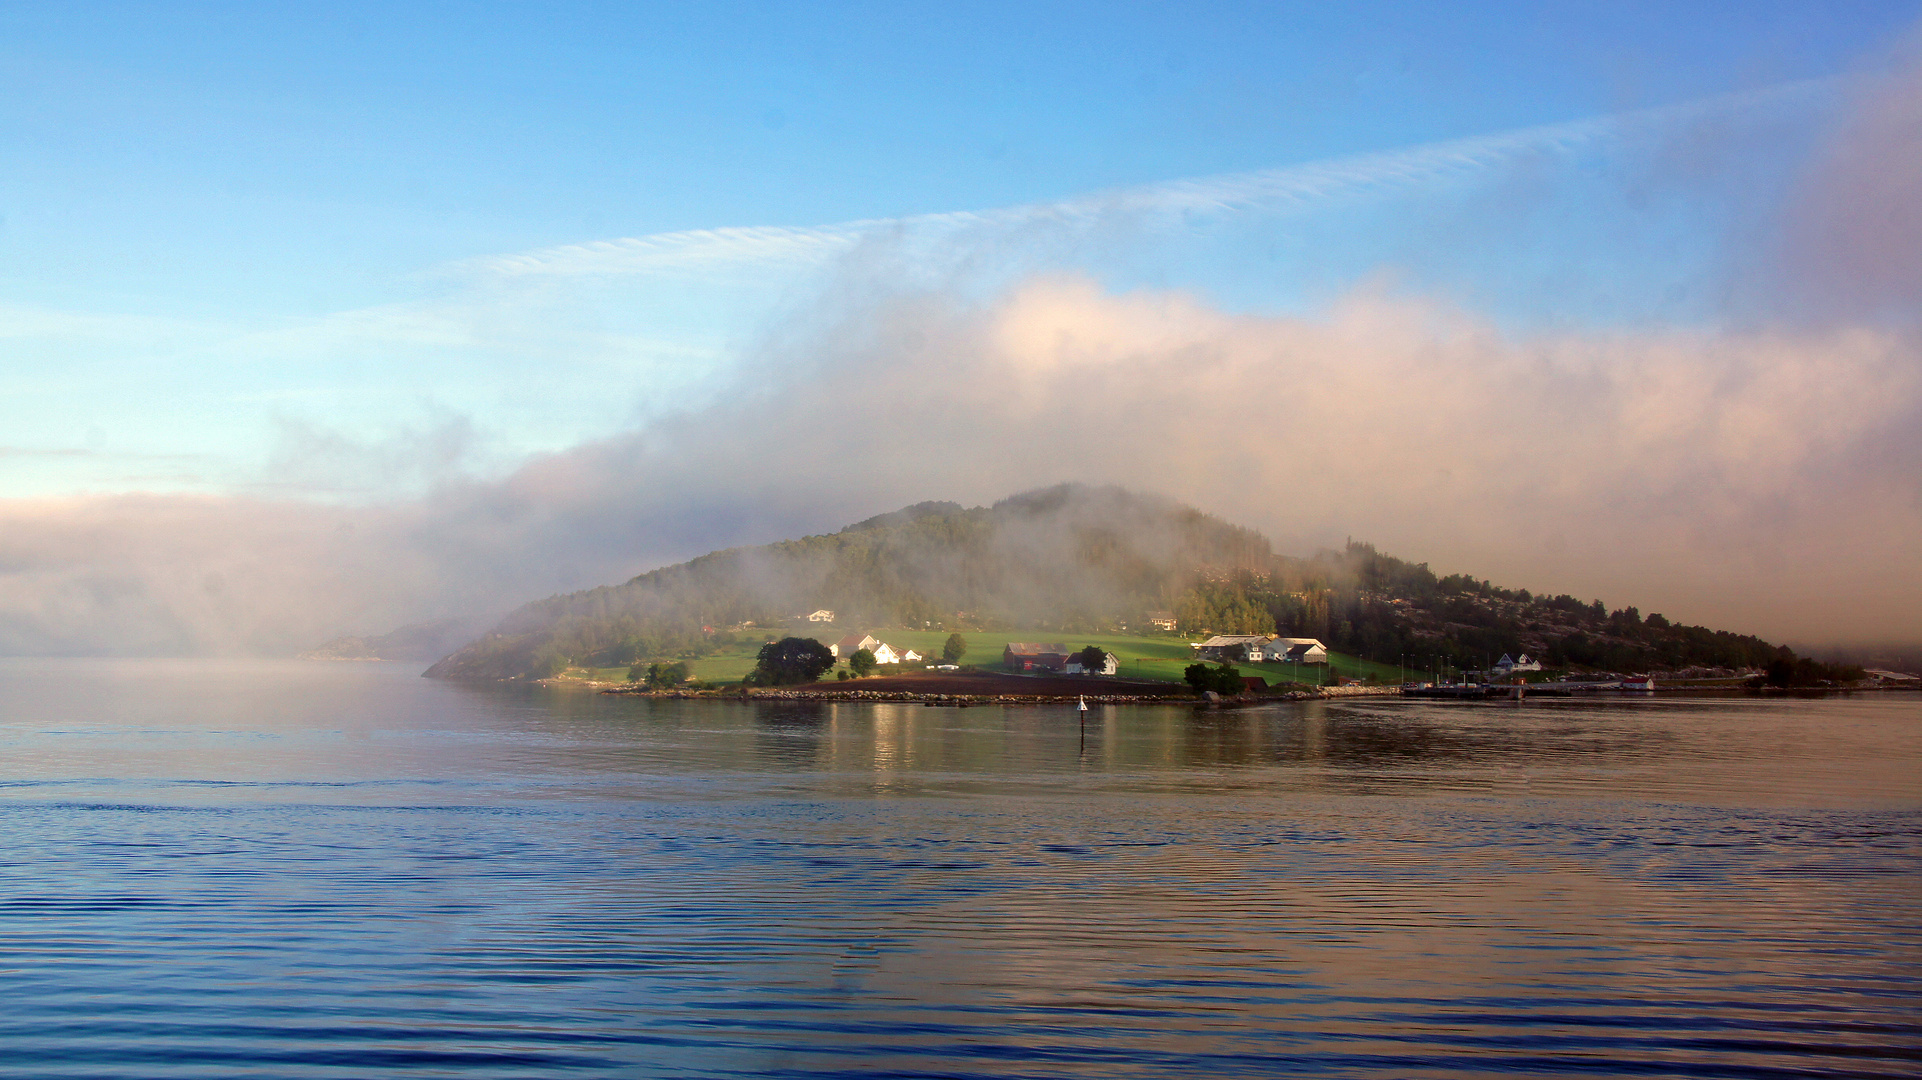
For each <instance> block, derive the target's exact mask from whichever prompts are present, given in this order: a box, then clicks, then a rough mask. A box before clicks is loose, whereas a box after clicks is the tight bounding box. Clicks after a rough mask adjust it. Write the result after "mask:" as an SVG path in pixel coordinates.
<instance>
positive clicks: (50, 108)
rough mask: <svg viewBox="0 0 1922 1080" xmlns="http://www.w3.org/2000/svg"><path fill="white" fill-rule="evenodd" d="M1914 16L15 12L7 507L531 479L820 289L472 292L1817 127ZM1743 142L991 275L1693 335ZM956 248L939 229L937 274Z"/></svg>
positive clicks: (982, 284) (298, 9)
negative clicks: (1401, 157) (1103, 202)
mask: <svg viewBox="0 0 1922 1080" xmlns="http://www.w3.org/2000/svg"><path fill="white" fill-rule="evenodd" d="M1918 10H1922V9H1919V8H1918V6H1917V5H1916V4H1909V3H1874V4H1834V3H1821V4H1814V3H1802V4H1773V3H1742V4H1713V5H1690V4H1673V3H1664V4H1608V5H1600V4H1593V5H1587V4H1585V5H1548V6H1542V5H1519V4H1518V5H1501V4H1484V5H1475V6H1473V7H1472V8H1469V9H1467V10H1451V9H1448V8H1446V7H1445V6H1441V5H1427V4H1384V5H1324V4H1300V5H1197V4H1183V5H1156V6H1147V5H1115V4H1101V5H1061V4H1055V5H1045V4H1044V5H1035V4H1021V5H1001V6H967V7H963V6H952V7H943V8H940V9H939V10H934V9H913V8H909V7H907V6H903V5H871V6H861V5H834V6H822V5H801V4H786V5H722V4H707V5H679V6H660V7H655V8H646V7H639V6H633V5H603V6H569V5H558V4H556V5H545V4H544V5H538V6H536V5H468V4H432V5H428V4H415V5H387V4H382V5H348V4H329V5H275V6H273V7H271V8H265V7H262V6H259V5H187V4H181V5H147V4H101V5H91V6H85V7H82V6H77V5H38V6H37V5H12V6H9V7H8V8H6V9H5V10H4V12H0V49H3V50H4V52H3V53H0V159H4V161H5V163H6V166H5V169H4V171H3V172H0V318H3V319H4V320H5V324H10V325H9V326H8V327H7V329H6V331H5V336H4V337H0V363H3V364H4V365H5V368H6V371H7V373H8V374H7V378H6V383H5V385H4V387H0V431H4V432H6V434H5V435H4V437H0V455H4V456H0V496H36V495H50V494H71V493H77V492H106V491H122V490H200V491H272V490H277V491H283V492H286V493H290V494H304V495H307V496H311V497H323V498H326V497H343V496H345V497H376V498H379V497H388V496H392V495H396V494H402V493H406V492H409V491H415V490H418V489H419V488H420V487H421V486H422V485H425V484H430V483H431V482H433V480H434V478H435V477H436V476H437V475H440V473H437V472H436V470H437V469H441V468H443V467H453V466H455V465H458V467H459V468H460V469H464V470H468V471H470V472H478V473H482V474H486V473H490V472H491V473H499V472H502V471H504V470H507V469H509V468H511V467H512V466H513V465H514V464H515V463H516V462H517V461H519V460H520V459H521V458H522V457H523V456H524V455H525V454H527V453H529V452H533V451H549V450H556V449H561V448H564V447H566V446H569V445H573V444H575V443H577V442H580V441H582V440H585V439H591V438H596V437H602V436H605V435H608V434H609V433H612V432H615V431H621V430H628V429H632V428H634V427H637V426H645V425H646V424H647V423H648V420H649V417H651V416H654V415H657V414H658V413H659V412H660V411H661V410H663V409H671V408H675V407H678V406H680V405H683V404H685V403H688V402H693V401H700V400H705V399H706V396H711V395H713V394H717V393H724V392H726V387H727V386H728V377H727V373H728V372H729V371H731V370H732V365H733V363H734V361H735V359H736V358H737V357H738V355H739V354H740V353H741V352H743V351H744V350H748V349H751V348H753V347H755V345H756V343H757V342H763V341H765V339H766V338H767V336H768V335H769V334H770V333H778V332H779V327H780V326H781V325H782V320H783V319H785V318H787V317H788V315H789V314H790V313H791V310H792V309H793V307H794V306H795V305H796V304H797V303H805V302H806V298H808V297H810V296H811V295H812V290H814V289H816V288H818V287H819V283H820V281H821V274H822V273H823V270H822V263H821V262H820V260H818V259H814V260H807V259H804V260H801V261H800V262H798V263H797V262H795V261H794V260H791V259H786V258H782V257H773V258H769V257H766V256H765V253H762V254H756V255H753V256H752V257H742V258H737V259H733V260H731V261H724V262H723V264H721V265H702V266H698V267H693V268H688V267H679V268H676V269H673V270H671V271H660V272H651V273H648V274H644V275H640V276H638V277H637V276H636V275H634V274H633V273H632V272H631V271H622V272H620V273H616V274H612V275H608V274H598V273H582V274H571V275H549V276H547V277H545V278H542V279H541V281H540V283H539V284H538V285H531V286H526V287H521V286H515V287H513V288H511V289H510V288H509V287H508V286H504V285H501V284H500V283H499V282H498V281H496V280H495V279H493V278H491V277H488V276H487V275H486V274H484V273H483V274H481V275H480V276H481V277H482V278H485V279H486V280H477V278H476V276H475V271H474V269H473V268H474V267H475V266H476V265H486V264H487V260H489V259H496V258H498V257H503V256H516V255H520V254H524V253H529V252H542V251H549V250H551V249H555V248H560V247H566V246H568V245H583V244H593V243H595V242H600V241H609V240H618V239H621V238H632V237H647V236H652V235H656V234H664V233H679V232H685V231H699V230H713V229H721V228H729V227H756V226H790V227H815V226H824V225H832V224H835V223H842V222H851V221H866V220H874V219H898V218H915V217H916V216H919V215H938V214H943V213H948V212H955V211H990V210H994V209H996V208H1007V207H1021V206H1035V205H1055V204H1059V203H1061V202H1062V201H1064V200H1066V201H1072V200H1076V199H1086V198H1087V197H1088V196H1089V195H1090V194H1091V193H1101V192H1112V191H1117V190H1124V191H1125V190H1131V189H1137V188H1140V187H1142V186H1144V185H1154V184H1158V183H1164V182H1168V181H1179V180H1182V179H1184V178H1195V177H1214V176H1220V175H1223V174H1239V173H1247V172H1251V171H1261V170H1275V169H1286V168H1288V167H1291V166H1303V165H1310V166H1312V165H1313V164H1314V163H1319V162H1326V161H1329V160H1337V161H1339V160H1344V159H1352V158H1354V157H1355V156H1357V155H1370V154H1383V153H1394V152H1397V151H1402V150H1406V149H1408V148H1421V147H1426V146H1432V145H1433V144H1437V143H1448V142H1449V141H1451V140H1463V139H1474V138H1477V137H1482V136H1489V135H1499V134H1501V133H1507V132H1515V131H1518V130H1527V129H1532V128H1539V127H1542V126H1552V125H1566V124H1570V123H1580V122H1583V121H1589V120H1593V119H1595V118H1606V117H1616V116H1622V115H1624V114H1628V115H1634V114H1637V113H1638V111H1642V110H1649V109H1660V108H1662V107H1666V106H1677V105H1686V104H1687V103H1691V102H1701V101H1704V100H1708V99H1717V98H1726V97H1728V96H1729V95H1735V96H1737V97H1739V96H1741V95H1745V94H1747V95H1755V94H1760V95H1764V96H1765V97H1766V96H1767V95H1770V94H1776V95H1777V98H1770V99H1769V100H1770V101H1772V102H1773V104H1771V105H1769V106H1768V108H1769V109H1771V110H1774V112H1772V113H1771V114H1770V115H1771V116H1773V117H1775V119H1776V120H1778V121H1780V122H1781V124H1782V125H1783V126H1782V127H1781V128H1780V129H1779V130H1780V132H1781V140H1782V141H1783V142H1787V143H1792V142H1794V141H1796V140H1797V139H1805V138H1807V137H1809V136H1808V131H1809V130H1810V129H1809V128H1807V127H1806V126H1801V127H1798V126H1796V119H1797V118H1798V117H1802V116H1804V115H1805V114H1807V113H1809V112H1811V111H1820V110H1821V109H1822V108H1824V107H1825V104H1824V103H1825V101H1826V100H1827V97H1826V96H1825V95H1827V94H1828V91H1827V90H1826V89H1825V87H1829V86H1831V85H1832V82H1824V80H1831V81H1832V80H1834V79H1835V78H1836V77H1838V76H1844V75H1847V74H1848V73H1850V72H1851V71H1852V70H1854V69H1855V68H1856V67H1857V66H1858V65H1860V64H1861V63H1862V62H1863V59H1864V57H1869V56H1873V55H1874V53H1875V51H1876V50H1877V49H1879V48H1882V47H1884V46H1886V44H1887V43H1888V42H1889V41H1891V40H1893V39H1894V38H1895V37H1896V36H1897V35H1898V34H1899V33H1900V32H1901V31H1902V30H1903V28H1904V27H1906V26H1907V25H1908V24H1909V23H1911V22H1912V21H1914V19H1915V17H1916V16H1917V13H1918ZM1811 80H1813V81H1814V82H1813V83H1811V82H1810V81H1811ZM1798 85H1799V86H1802V87H1803V89H1802V90H1800V91H1794V90H1793V88H1794V87H1796V86H1798ZM1784 87H1789V88H1791V90H1790V91H1787V92H1785V91H1783V89H1782V88H1784ZM1778 98H1779V100H1778ZM1770 130H1775V129H1770ZM1551 141H1552V140H1551ZM1751 149H1752V148H1751V147H1744V148H1741V149H1740V150H1738V151H1737V153H1739V154H1740V155H1742V161H1741V169H1740V173H1741V179H1742V182H1741V183H1740V184H1731V183H1728V182H1726V179H1727V178H1726V177H1723V180H1722V181H1718V182H1715V183H1710V184H1706V185H1698V186H1696V187H1693V188H1689V189H1687V190H1682V189H1679V188H1673V187H1664V186H1663V185H1662V184H1661V183H1646V184H1643V183H1640V182H1639V181H1637V180H1636V179H1635V178H1634V176H1633V174H1634V173H1635V171H1636V170H1637V169H1662V168H1669V167H1670V164H1672V163H1661V162H1659V161H1658V160H1657V159H1658V158H1659V149H1656V150H1651V149H1649V147H1648V146H1642V147H1640V148H1637V149H1633V150H1631V151H1624V150H1623V149H1622V148H1621V147H1620V145H1619V144H1618V142H1607V141H1602V142H1582V143H1580V145H1577V146H1575V147H1573V148H1568V147H1562V148H1560V149H1557V150H1555V151H1554V153H1553V162H1552V163H1551V164H1550V165H1549V166H1548V167H1547V170H1546V171H1547V172H1548V173H1550V174H1552V175H1548V176H1546V177H1545V178H1543V177H1539V176H1538V177H1537V179H1539V180H1540V183H1539V184H1538V185H1536V186H1535V187H1533V188H1531V187H1530V179H1529V173H1528V171H1527V170H1526V169H1521V170H1519V171H1518V170H1507V171H1504V172H1503V173H1502V174H1501V177H1500V179H1499V181H1498V182H1490V181H1488V180H1487V178H1486V177H1484V176H1480V175H1477V174H1476V172H1475V171H1474V170H1469V171H1468V172H1467V173H1446V172H1445V173H1444V174H1443V175H1439V176H1432V177H1424V178H1421V179H1419V180H1417V181H1413V182H1409V183H1404V184H1392V183H1391V184H1388V185H1387V186H1386V190H1385V191H1383V190H1368V191H1360V192H1357V191H1354V190H1337V191H1335V192H1334V193H1333V195H1332V196H1330V197H1326V198H1317V199H1311V200H1305V201H1296V202H1289V203H1287V204H1286V205H1276V204H1274V203H1267V204H1262V205H1259V206H1255V207H1252V208H1251V207H1247V206H1241V207H1235V208H1231V209H1229V210H1226V211H1218V212H1208V213H1201V214H1195V213H1187V214H1184V215H1179V220H1177V221H1174V222H1173V223H1172V224H1171V223H1170V222H1168V221H1161V222H1158V223H1148V224H1146V225H1144V224H1142V223H1141V222H1139V221H1130V222H1128V223H1127V224H1126V225H1125V226H1123V227H1118V228H1109V229H1105V230H1101V229H1097V230H1093V232H1094V233H1095V235H1092V236H1091V235H1090V230H1085V229H1084V230H1082V231H1081V232H1079V233H1077V234H1076V236H1075V237H1074V238H1073V239H1072V240H1071V241H1058V240H1056V241H1049V240H1046V239H1044V240H1042V241H1039V242H1035V241H1033V240H1032V239H1031V238H1028V237H1026V236H1025V235H1024V236H1023V237H1022V239H1021V240H1020V242H1019V244H1018V245H1017V246H1020V247H1021V250H1020V251H1018V252H1015V253H1013V254H1009V252H1008V251H1007V248H1008V247H1009V246H1010V245H1013V244H1015V241H1011V240H1009V239H1008V238H1007V237H1006V236H1001V237H999V238H998V239H996V240H995V241H993V243H991V244H988V245H987V246H989V247H991V248H993V249H994V250H995V251H996V252H997V256H996V257H997V258H1001V259H1003V260H1004V261H1005V267H1004V272H1003V273H1002V274H1001V275H1000V276H996V275H993V274H990V275H987V276H986V277H984V278H980V279H979V280H978V281H977V282H976V285H977V286H978V287H979V288H982V289H990V290H991V289H992V288H994V287H996V286H997V285H998V284H999V283H1001V282H1003V281H1004V280H1006V279H1007V278H1010V277H1014V276H1019V275H1020V274H1023V273H1032V272H1051V271H1063V270H1067V271H1074V272H1081V273H1087V274H1090V275H1093V276H1094V277H1096V278H1097V279H1099V280H1101V281H1103V282H1105V283H1107V284H1108V285H1110V286H1111V287H1113V288H1115V289H1117V290H1125V289H1128V288H1134V287H1141V286H1148V287H1156V288H1174V289H1188V290H1195V291H1197V292H1199V293H1201V294H1203V295H1206V296H1208V297H1210V298H1211V299H1212V300H1213V301H1214V302H1216V303H1218V304H1220V305H1222V306H1223V307H1225V308H1228V309H1231V310H1256V311H1261V310H1267V311H1299V310H1308V309H1312V308H1313V307H1314V306H1315V305H1317V304H1323V303H1327V302H1330V301H1332V300H1333V299H1335V298H1337V297H1339V296H1340V295H1342V294H1343V293H1344V292H1346V291H1348V290H1350V289H1352V288H1354V287H1356V285H1357V283H1358V282H1365V281H1369V280H1379V279H1389V280H1394V281H1397V282H1400V283H1401V284H1402V285H1404V286H1408V287H1419V288H1421V289H1423V290H1428V291H1432V292H1436V293H1439V294H1442V295H1447V296H1451V297H1455V298H1458V299H1461V300H1463V301H1464V302H1467V303H1469V304H1471V305H1473V306H1474V307H1476V308H1477V309H1479V310H1483V311H1486V312H1488V313H1489V314H1490V315H1491V316H1492V317H1495V318H1497V319H1501V320H1505V321H1508V322H1513V323H1518V324H1522V325H1530V324H1539V323H1542V322H1549V323H1554V322H1557V321H1565V320H1569V319H1574V320H1577V321H1581V322H1589V323H1598V324H1610V323H1638V322H1648V321H1651V320H1654V321H1662V320H1667V321H1673V322H1682V323H1686V322H1691V321H1699V320H1702V319H1704V318H1713V317H1716V316H1717V315H1718V314H1719V312H1718V310H1717V309H1716V307H1715V304H1714V303H1712V302H1711V300H1712V298H1711V297H1708V296H1706V295H1705V294H1704V291H1703V287H1702V283H1703V281H1705V280H1707V279H1709V278H1712V277H1713V276H1714V275H1715V274H1716V273H1717V272H1718V268H1717V267H1716V266H1715V265H1714V263H1715V261H1716V260H1717V259H1721V258H1725V257H1726V253H1727V240H1728V235H1727V234H1728V232H1729V230H1730V225H1729V221H1730V219H1731V218H1732V217H1734V216H1738V215H1739V213H1740V212H1741V210H1742V208H1743V200H1744V199H1745V198H1747V197H1750V196H1752V195H1753V191H1752V190H1751V189H1753V188H1756V187H1761V188H1767V189H1769V190H1770V191H1773V190H1775V189H1776V188H1779V187H1780V186H1781V185H1782V184H1785V183H1787V182H1789V167H1788V165H1787V164H1786V162H1787V161H1788V160H1789V159H1788V158H1787V157H1779V158H1778V157H1772V156H1770V155H1768V154H1755V153H1751V152H1750V150H1751ZM1506 163H1509V164H1512V161H1510V162H1506ZM1707 168H1708V169H1709V171H1714V170H1716V169H1721V170H1723V171H1724V172H1726V171H1728V169H1729V164H1728V162H1726V161H1724V162H1722V163H1720V164H1711V165H1710V166H1708V167H1707ZM1363 187H1366V185H1363ZM1638 187H1639V189H1640V193H1639V194H1638V193H1637V190H1636V189H1637V188H1638ZM1651 192H1652V194H1650V193H1651ZM1636 199H1640V200H1641V201H1640V202H1634V200H1636ZM1631 202H1634V205H1633V207H1632V209H1631V208H1630V203H1631ZM1517 204H1520V206H1521V208H1520V209H1517ZM947 228H948V227H947V226H941V227H938V228H934V229H933V230H932V232H928V231H927V230H926V229H924V230H923V233H924V234H925V237H926V238H925V239H924V240H923V241H921V243H922V245H923V248H924V249H925V250H926V251H927V252H929V253H930V254H928V255H927V258H926V259H925V260H922V261H923V263H925V265H927V266H931V267H933V269H932V270H931V271H930V272H931V273H934V274H949V273H953V272H954V271H953V268H952V266H951V265H950V262H951V260H952V259H953V258H954V256H953V245H952V244H951V243H950V242H949V240H948V239H946V237H947V235H948V234H947V232H944V231H943V230H944V229H947ZM961 231H963V232H967V233H968V234H969V236H970V237H972V239H971V240H970V241H969V242H970V243H972V244H974V245H975V247H974V248H972V249H970V250H972V251H976V252H977V253H978V250H979V249H980V248H981V246H982V242H981V241H980V237H979V233H980V230H979V229H975V230H972V231H969V230H967V229H965V228H964V229H962V230H961ZM1124 234H1125V235H1124ZM976 257H978V256H976ZM944 259H945V260H950V261H944ZM970 265H974V264H973V263H971V264H970ZM5 324H0V325H5ZM435 447H439V448H440V449H439V450H436V449H434V448H435ZM450 447H451V449H450ZM423 462H424V463H423Z"/></svg>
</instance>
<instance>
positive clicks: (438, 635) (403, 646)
mask: <svg viewBox="0 0 1922 1080" xmlns="http://www.w3.org/2000/svg"><path fill="white" fill-rule="evenodd" d="M486 625H487V624H486V622H484V621H482V620H479V619H473V618H459V619H438V620H435V621H434V622H424V623H415V624H413V625H412V626H403V627H401V628H400V629H398V630H393V631H389V632H388V633H385V634H377V635H374V636H372V637H360V636H351V637H338V638H335V639H334V640H332V641H329V642H326V643H324V644H321V645H316V646H315V647H313V648H312V649H309V650H307V651H306V652H304V653H301V654H300V656H299V657H298V659H301V660H434V659H437V658H439V657H442V656H446V655H447V652H448V650H450V649H453V648H456V647H457V646H459V645H460V644H461V643H462V642H464V641H468V640H470V639H472V638H473V637H474V635H475V634H477V633H479V632H480V631H481V630H483V629H485V628H486Z"/></svg>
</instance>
